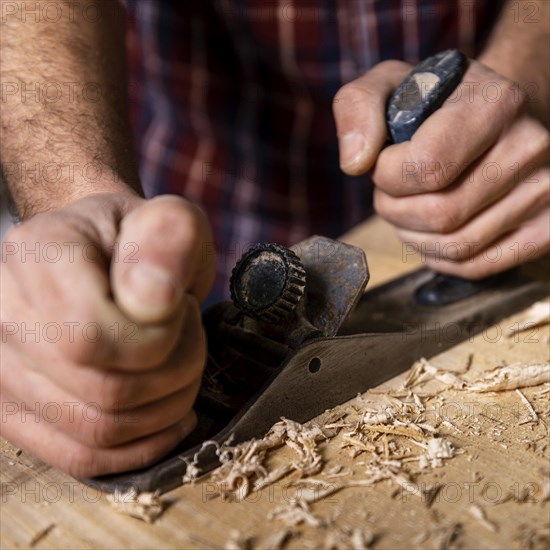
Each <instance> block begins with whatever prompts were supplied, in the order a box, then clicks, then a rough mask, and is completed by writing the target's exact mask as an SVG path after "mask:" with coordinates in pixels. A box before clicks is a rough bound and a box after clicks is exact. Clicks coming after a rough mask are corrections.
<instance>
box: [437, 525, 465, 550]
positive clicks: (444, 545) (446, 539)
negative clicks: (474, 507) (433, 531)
mask: <svg viewBox="0 0 550 550" xmlns="http://www.w3.org/2000/svg"><path fill="white" fill-rule="evenodd" d="M461 533H462V525H461V524H460V523H455V524H453V525H451V526H450V527H447V528H445V529H444V530H443V531H442V532H441V534H440V536H439V540H438V543H437V548H438V549H439V550H452V549H454V548H458V546H457V545H456V544H455V543H456V542H457V539H458V538H459V537H460V535H461Z"/></svg>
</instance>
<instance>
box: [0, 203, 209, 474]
mask: <svg viewBox="0 0 550 550" xmlns="http://www.w3.org/2000/svg"><path fill="white" fill-rule="evenodd" d="M210 241H211V234H210V229H209V226H208V222H207V221H206V218H205V217H204V216H203V214H202V213H201V212H200V211H199V210H198V209H197V208H195V207H194V206H192V205H191V204H190V203H188V202H187V201H185V200H183V199H181V198H178V197H173V196H162V197H158V198H155V199H152V200H149V201H145V200H143V199H140V198H138V197H137V196H135V195H133V194H131V193H130V192H128V193H111V194H108V193H107V194H100V195H91V196H88V197H86V198H83V199H80V200H78V201H76V202H74V203H73V204H71V205H69V206H66V207H64V208H61V209H59V210H55V211H51V212H46V213H42V214H38V215H36V216H34V217H32V218H31V219H29V220H28V221H25V222H23V223H22V224H20V225H19V226H17V227H15V228H14V229H13V230H12V231H10V232H9V233H8V234H7V235H6V238H5V240H4V243H3V247H2V252H3V254H2V264H1V296H0V304H1V309H0V320H1V323H2V324H1V328H2V373H1V374H2V377H1V386H0V394H1V401H2V424H1V428H2V435H3V436H4V437H6V438H7V439H9V440H10V441H11V442H12V443H13V444H15V445H17V446H19V447H21V448H23V449H25V450H28V451H30V452H32V453H33V454H35V455H36V456H38V457H39V458H41V459H42V460H44V461H45V462H47V463H48V464H51V465H53V466H55V467H58V468H60V469H63V470H65V471H67V472H69V473H70V474H72V475H74V476H94V475H99V474H105V473H110V472H118V471H124V470H130V469H135V468H140V467H143V466H145V465H147V464H150V463H151V462H153V461H155V460H156V459H158V458H160V457H161V456H162V455H164V454H165V453H167V452H168V451H169V450H170V449H172V448H173V447H174V446H176V445H177V444H178V442H179V441H180V440H181V439H182V438H183V437H185V436H186V435H187V434H188V433H189V432H190V431H191V430H192V429H193V428H194V426H195V423H196V417H195V414H194V412H193V410H192V405H193V402H194V399H195V397H196V394H197V391H198V389H199V384H200V378H201V373H202V369H203V366H204V363H205V357H206V343H205V337H204V333H203V328H202V325H201V316H200V309H199V304H200V302H201V301H202V300H203V299H204V298H205V297H206V295H207V293H208V291H209V289H210V286H211V284H212V281H213V277H214V258H213V257H212V255H211V254H208V255H205V250H208V251H210V250H211V246H210ZM205 245H207V246H208V247H206V246H205Z"/></svg>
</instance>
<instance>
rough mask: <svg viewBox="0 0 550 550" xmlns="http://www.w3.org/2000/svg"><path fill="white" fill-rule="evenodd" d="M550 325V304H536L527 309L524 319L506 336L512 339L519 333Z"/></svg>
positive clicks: (514, 325)
mask: <svg viewBox="0 0 550 550" xmlns="http://www.w3.org/2000/svg"><path fill="white" fill-rule="evenodd" d="M548 323H550V302H535V303H534V304H533V305H532V306H531V307H530V308H529V309H527V310H526V311H525V312H524V313H523V315H522V318H521V319H520V320H519V321H518V322H517V323H514V324H513V325H512V326H511V327H510V328H509V329H508V331H507V333H506V335H507V336H508V337H509V338H511V337H513V336H514V335H516V334H518V333H519V332H523V331H525V330H529V329H532V328H535V327H538V326H542V325H546V324H548Z"/></svg>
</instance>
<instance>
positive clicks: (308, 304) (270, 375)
mask: <svg viewBox="0 0 550 550" xmlns="http://www.w3.org/2000/svg"><path fill="white" fill-rule="evenodd" d="M466 67H467V60H466V58H465V57H464V56H463V55H462V54H461V53H460V52H457V51H456V50H450V51H447V52H443V53H441V54H438V55H436V56H434V57H432V58H430V59H428V60H426V61H424V62H423V63H421V64H420V65H419V66H417V67H416V68H415V69H414V70H413V71H412V73H411V74H410V75H409V77H407V79H406V80H405V81H404V82H403V84H402V85H401V86H400V87H399V88H398V89H397V90H396V92H395V93H394V94H393V96H392V97H391V98H390V101H389V103H388V109H387V117H388V127H389V134H390V135H391V136H392V138H393V140H394V141H395V142H401V141H403V140H406V139H410V137H411V136H412V135H413V133H414V132H415V131H416V129H417V128H418V126H420V124H421V123H422V122H423V121H424V120H425V119H426V118H427V117H428V116H429V115H430V114H431V113H432V112H433V111H434V110H435V109H437V108H438V107H439V106H441V104H442V103H443V101H444V100H445V99H446V98H447V97H448V96H449V95H450V93H451V92H452V91H453V90H454V89H455V87H456V86H457V84H458V83H459V82H460V79H461V78H462V75H463V73H464V71H465V70H466ZM368 279H369V271H368V267H367V261H366V258H365V255H364V253H363V251H362V250H360V249H358V248H355V247H353V246H350V245H348V244H344V243H341V242H338V241H334V240H331V239H326V238H323V237H311V238H310V239H307V240H305V241H303V242H301V243H298V244H297V245H295V246H293V247H292V248H291V249H287V248H284V247H282V246H279V245H276V244H260V245H257V246H255V247H253V248H251V249H250V250H249V251H248V252H246V253H245V254H244V256H243V257H242V258H241V259H240V260H239V262H238V263H237V265H236V266H235V269H234V271H233V275H232V278H231V283H230V285H231V297H232V302H224V303H221V304H218V305H215V306H213V307H211V308H210V309H209V310H207V311H206V312H205V313H204V315H203V322H204V326H205V329H206V333H207V339H208V362H207V366H206V368H205V372H204V376H203V381H202V387H201V390H200V393H199V396H198V398H197V401H196V404H195V410H196V412H197V416H198V418H199V422H198V426H197V428H196V429H195V431H194V432H193V433H192V434H191V435H190V436H188V437H187V438H186V439H185V440H184V441H182V443H181V444H180V445H179V447H178V448H177V449H175V450H174V451H173V452H172V453H171V455H170V456H168V457H166V458H165V459H164V460H162V461H161V462H160V463H158V464H156V465H153V466H151V467H150V468H147V469H144V470H140V471H134V472H128V473H125V474H117V475H109V476H103V477H100V478H95V479H88V480H85V482H86V483H89V484H91V485H94V486H95V487H98V488H99V489H102V490H106V491H115V490H119V491H125V490H128V489H130V488H132V487H133V488H135V489H137V490H138V491H155V490H159V491H161V492H165V491H168V490H170V489H173V488H175V487H177V486H178V485H180V484H181V483H182V478H183V476H184V474H185V472H186V469H187V465H188V463H190V462H191V461H192V460H193V459H194V457H196V459H197V463H196V464H194V465H195V466H196V467H198V468H199V469H200V471H201V472H202V473H205V472H207V471H209V470H211V469H213V468H215V467H216V466H217V465H218V457H217V455H216V452H215V447H214V446H213V445H210V446H206V447H204V448H203V447H202V443H203V442H204V441H207V440H213V441H215V442H217V443H218V444H220V445H221V444H222V443H224V442H225V441H227V440H228V439H229V438H231V441H232V443H239V442H242V441H246V440H247V439H251V438H254V437H261V436H263V435H264V434H265V433H266V432H267V431H268V430H269V428H270V427H271V426H272V425H273V424H274V423H275V422H277V421H278V420H279V419H280V417H281V416H285V417H288V418H289V419H292V420H295V421H298V422H304V421H307V420H310V419H311V418H314V417H315V416H317V415H319V414H321V413H322V412H324V411H325V410H326V409H328V408H331V407H334V406H336V405H339V404H341V403H344V402H345V401H347V400H349V399H351V398H353V397H355V396H356V395H357V394H358V393H361V392H365V391H366V390H368V389H369V388H372V387H373V386H376V385H378V384H381V383H382V382H385V381H386V380H388V379H390V378H392V377H393V376H395V375H397V374H399V373H401V372H403V371H405V370H406V369H407V368H409V367H410V365H411V364H412V363H413V362H414V361H415V360H417V359H419V358H420V357H431V356H433V355H436V354H438V353H440V352H442V351H444V350H446V349H448V348H450V347H452V346H454V345H456V344H459V343H460V342H463V341H464V340H467V339H469V338H472V337H473V336H474V335H475V334H478V333H480V332H481V331H483V330H484V329H486V328H487V327H489V326H491V325H493V324H495V323H497V322H498V321H499V320H501V319H503V318H504V317H506V316H509V315H511V314H513V313H514V312H516V311H519V310H521V309H523V308H525V307H527V306H529V305H530V304H531V303H532V302H534V301H535V300H537V299H540V298H542V297H543V296H545V295H547V294H548V290H549V289H548V286H547V285H546V284H543V283H541V282H539V281H537V280H535V279H533V278H530V277H529V276H528V275H527V274H526V273H525V270H521V269H515V270H512V271H509V272H507V273H505V274H502V275H499V276H495V277H491V278H488V279H485V280H483V281H481V282H472V281H466V280H463V279H459V278H456V277H447V276H443V275H436V276H435V277H434V276H433V273H432V272H430V271H429V270H427V269H421V270H419V271H417V272H415V273H412V274H410V275H407V276H405V277H402V278H399V279H396V280H394V281H392V282H390V283H388V284H385V285H383V286H380V287H378V288H375V289H374V290H371V291H369V292H367V293H365V292H364V291H365V287H366V285H367V282H368Z"/></svg>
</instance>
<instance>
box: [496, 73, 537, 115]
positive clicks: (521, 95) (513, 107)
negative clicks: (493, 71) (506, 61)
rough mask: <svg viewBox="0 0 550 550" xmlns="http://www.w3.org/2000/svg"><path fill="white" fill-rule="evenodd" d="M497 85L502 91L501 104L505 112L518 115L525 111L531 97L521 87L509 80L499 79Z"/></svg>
mask: <svg viewBox="0 0 550 550" xmlns="http://www.w3.org/2000/svg"><path fill="white" fill-rule="evenodd" d="M496 84H497V85H498V86H499V88H500V90H501V96H500V102H501V105H502V107H503V108H504V110H505V112H507V113H511V114H517V113H519V112H520V111H521V110H523V109H524V107H525V106H526V104H527V102H528V99H529V96H528V95H527V92H526V91H525V90H524V89H523V88H522V87H521V86H519V85H517V84H515V83H514V82H512V81H511V80H508V79H507V78H501V79H499V80H498V81H497V82H496Z"/></svg>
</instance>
